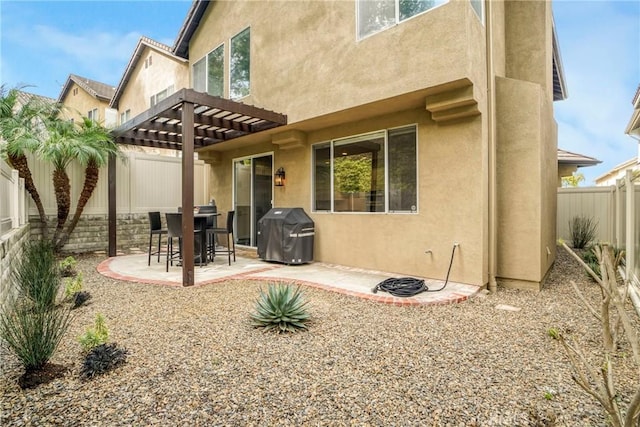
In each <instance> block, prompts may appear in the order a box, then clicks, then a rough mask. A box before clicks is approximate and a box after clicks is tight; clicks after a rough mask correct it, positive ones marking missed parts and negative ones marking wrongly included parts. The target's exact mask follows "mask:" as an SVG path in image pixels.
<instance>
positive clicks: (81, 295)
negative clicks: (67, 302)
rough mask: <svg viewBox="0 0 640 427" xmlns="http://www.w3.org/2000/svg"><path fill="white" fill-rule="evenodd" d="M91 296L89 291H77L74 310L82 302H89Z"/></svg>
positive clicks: (74, 297)
mask: <svg viewBox="0 0 640 427" xmlns="http://www.w3.org/2000/svg"><path fill="white" fill-rule="evenodd" d="M89 298H91V295H90V294H89V292H76V293H75V294H74V295H73V304H72V305H71V309H72V310H74V309H76V308H78V307H80V306H81V305H82V304H84V303H85V302H87V301H88V300H89Z"/></svg>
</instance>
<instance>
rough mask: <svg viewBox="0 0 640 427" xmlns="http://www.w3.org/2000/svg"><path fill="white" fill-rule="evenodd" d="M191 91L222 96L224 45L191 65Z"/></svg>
mask: <svg viewBox="0 0 640 427" xmlns="http://www.w3.org/2000/svg"><path fill="white" fill-rule="evenodd" d="M193 89H194V90H196V91H198V92H206V93H208V94H209V95H214V96H224V45H223V44H221V45H220V46H218V47H217V48H215V49H214V50H212V51H211V52H209V53H208V54H207V56H205V57H204V58H202V59H201V60H199V61H198V62H196V63H195V64H193Z"/></svg>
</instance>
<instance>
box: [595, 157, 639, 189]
mask: <svg viewBox="0 0 640 427" xmlns="http://www.w3.org/2000/svg"><path fill="white" fill-rule="evenodd" d="M638 165H640V160H639V159H638V158H637V157H632V158H630V159H629V160H627V161H626V162H623V163H620V164H619V165H618V166H615V167H614V168H613V169H611V170H609V171H607V172H605V173H603V174H602V175H600V176H599V177H597V178H596V179H595V181H596V184H597V183H599V182H602V181H606V180H607V179H609V178H611V177H613V176H616V175H617V174H618V173H620V172H621V171H624V170H627V169H631V170H635V169H636V166H638Z"/></svg>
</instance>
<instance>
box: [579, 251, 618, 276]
mask: <svg viewBox="0 0 640 427" xmlns="http://www.w3.org/2000/svg"><path fill="white" fill-rule="evenodd" d="M596 246H599V247H600V250H602V245H591V246H589V247H588V248H587V250H586V251H585V252H584V254H582V259H583V260H584V262H585V263H586V264H587V265H588V266H589V268H591V270H593V272H594V273H596V274H597V275H598V277H602V274H600V262H599V261H598V257H597V256H596ZM612 251H613V252H612V257H611V259H612V260H613V263H614V264H613V265H614V268H615V270H616V271H618V266H619V265H620V262H621V261H622V259H623V258H624V250H622V249H620V248H612ZM585 271H586V270H585ZM586 274H587V276H589V278H590V279H591V280H593V281H595V279H594V278H593V277H591V275H590V274H589V273H588V272H586Z"/></svg>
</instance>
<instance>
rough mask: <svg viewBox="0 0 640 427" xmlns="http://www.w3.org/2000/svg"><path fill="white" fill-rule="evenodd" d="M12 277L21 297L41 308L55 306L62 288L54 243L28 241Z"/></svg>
mask: <svg viewBox="0 0 640 427" xmlns="http://www.w3.org/2000/svg"><path fill="white" fill-rule="evenodd" d="M12 277H13V281H14V283H15V285H16V287H17V289H18V297H19V298H27V299H30V300H31V301H33V303H34V304H35V305H36V306H38V307H41V308H51V307H53V306H54V305H55V303H56V297H57V295H58V291H59V289H60V275H59V270H58V263H57V261H56V257H55V252H54V250H53V245H52V244H51V243H50V242H48V241H44V240H37V241H33V242H29V243H27V245H26V246H25V250H24V253H23V256H22V258H21V259H19V260H18V265H17V267H16V269H15V270H14V272H13V276H12Z"/></svg>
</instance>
